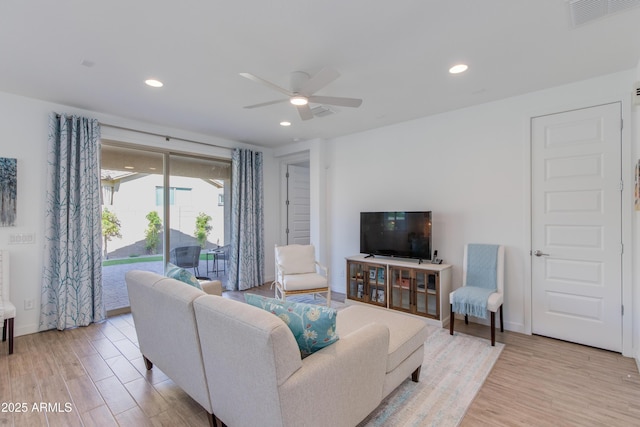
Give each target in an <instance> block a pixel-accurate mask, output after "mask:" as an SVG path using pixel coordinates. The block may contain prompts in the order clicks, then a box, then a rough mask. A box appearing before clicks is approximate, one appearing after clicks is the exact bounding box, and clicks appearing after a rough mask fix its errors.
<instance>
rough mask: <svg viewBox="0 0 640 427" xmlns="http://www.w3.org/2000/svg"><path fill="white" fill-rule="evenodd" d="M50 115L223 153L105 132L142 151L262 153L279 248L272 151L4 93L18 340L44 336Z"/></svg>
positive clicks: (271, 234)
mask: <svg viewBox="0 0 640 427" xmlns="http://www.w3.org/2000/svg"><path fill="white" fill-rule="evenodd" d="M50 112H57V113H72V114H80V115H84V116H87V117H94V118H97V119H98V120H100V122H101V123H106V124H110V125H113V126H120V127H126V128H132V129H136V130H143V131H147V132H154V133H158V134H160V135H171V136H173V137H175V138H185V139H190V140H194V141H201V142H205V143H209V144H216V145H219V146H222V147H223V148H216V147H211V146H208V145H203V144H194V143H189V142H185V141H180V140H178V139H172V140H171V141H165V138H164V137H162V138H160V137H154V136H151V135H146V134H141V133H137V132H130V131H125V130H122V129H117V128H113V127H109V126H103V127H102V136H103V138H106V139H111V140H116V141H123V142H128V143H135V144H138V145H142V146H149V147H162V148H167V147H170V148H171V149H173V150H175V151H178V152H188V153H195V154H204V155H209V156H216V157H221V158H230V156H231V152H230V150H229V149H228V148H233V147H244V148H251V149H254V150H257V151H262V152H263V153H264V159H265V161H264V176H265V209H264V215H265V224H266V227H265V241H266V243H265V246H266V247H267V248H272V247H273V245H274V243H275V241H276V230H274V227H269V224H275V223H277V221H278V216H277V213H276V210H277V204H276V203H275V202H274V201H275V200H276V196H277V194H278V191H277V183H278V182H277V175H278V173H277V164H276V162H274V160H273V154H272V150H270V149H265V148H262V147H255V146H250V145H247V144H242V143H239V142H235V141H230V140H225V139H221V138H216V137H212V136H207V135H200V134H195V133H192V132H188V131H183V130H178V129H171V128H165V127H160V126H153V125H149V124H146V123H140V122H136V121H132V120H129V119H126V118H122V117H115V116H110V115H105V114H101V113H97V112H92V111H87V110H82V109H78V108H73V107H69V106H64V105H59V104H53V103H48V102H44V101H40V100H35V99H30V98H25V97H21V96H16V95H11V94H7V93H1V92H0V134H1V135H2V138H1V140H0V156H2V157H10V158H17V159H18V203H17V222H16V226H15V227H0V249H5V250H9V251H10V252H11V299H12V301H13V303H14V304H15V305H16V308H17V315H16V320H15V335H16V336H19V335H24V334H28V333H33V332H36V331H37V330H38V322H39V306H40V290H41V276H42V264H43V257H44V255H43V247H44V246H43V235H44V215H43V212H44V208H45V192H46V179H47V178H46V170H47V162H46V157H47V135H48V116H49V113H50ZM226 147H228V148H226ZM14 233H35V236H36V239H35V243H34V244H28V245H9V238H10V235H11V234H14ZM271 252H273V251H271ZM266 258H267V259H266V261H265V266H266V268H267V270H268V269H269V266H273V254H270V252H269V251H266ZM271 269H273V267H271ZM266 274H268V273H266ZM26 299H34V300H35V308H34V309H33V310H24V300H26Z"/></svg>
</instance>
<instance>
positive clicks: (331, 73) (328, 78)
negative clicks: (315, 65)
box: [300, 68, 340, 95]
mask: <svg viewBox="0 0 640 427" xmlns="http://www.w3.org/2000/svg"><path fill="white" fill-rule="evenodd" d="M338 77H340V73H339V72H337V71H336V70H334V69H333V68H323V69H322V70H320V71H318V74H316V75H315V76H313V77H312V78H311V79H310V80H309V81H308V82H307V83H306V84H305V85H304V86H302V87H301V88H300V93H303V94H306V95H312V94H314V93H316V92H317V91H319V90H320V89H322V88H323V87H325V86H326V85H328V84H329V83H331V82H332V81H334V80H335V79H337V78H338Z"/></svg>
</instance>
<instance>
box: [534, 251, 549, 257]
mask: <svg viewBox="0 0 640 427" xmlns="http://www.w3.org/2000/svg"><path fill="white" fill-rule="evenodd" d="M533 254H534V255H535V256H549V254H545V253H542V251H535V252H534V253H533Z"/></svg>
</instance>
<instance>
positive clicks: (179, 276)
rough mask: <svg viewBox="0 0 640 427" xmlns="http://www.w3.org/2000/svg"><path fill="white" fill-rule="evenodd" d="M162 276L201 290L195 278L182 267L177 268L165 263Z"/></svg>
mask: <svg viewBox="0 0 640 427" xmlns="http://www.w3.org/2000/svg"><path fill="white" fill-rule="evenodd" d="M164 275H165V276H167V277H170V278H172V279H176V280H179V281H181V282H184V283H186V284H187V285H191V286H193V287H194V288H198V289H200V290H202V286H200V282H199V281H198V279H197V278H196V276H194V275H193V274H191V272H190V271H187V270H185V269H184V268H182V267H178V266H177V265H173V264H171V263H170V262H169V263H167V268H166V269H165V273H164Z"/></svg>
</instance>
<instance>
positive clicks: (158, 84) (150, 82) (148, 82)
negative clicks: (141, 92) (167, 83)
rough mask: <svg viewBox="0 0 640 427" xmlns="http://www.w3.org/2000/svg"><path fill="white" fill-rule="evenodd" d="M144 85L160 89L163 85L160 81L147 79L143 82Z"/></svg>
mask: <svg viewBox="0 0 640 427" xmlns="http://www.w3.org/2000/svg"><path fill="white" fill-rule="evenodd" d="M144 83H145V84H146V85H147V86H151V87H162V86H164V84H163V83H162V82H161V81H160V80H156V79H147V80H145V81H144Z"/></svg>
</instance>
